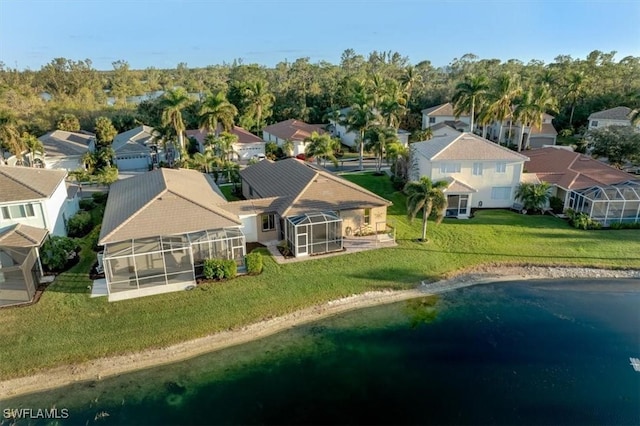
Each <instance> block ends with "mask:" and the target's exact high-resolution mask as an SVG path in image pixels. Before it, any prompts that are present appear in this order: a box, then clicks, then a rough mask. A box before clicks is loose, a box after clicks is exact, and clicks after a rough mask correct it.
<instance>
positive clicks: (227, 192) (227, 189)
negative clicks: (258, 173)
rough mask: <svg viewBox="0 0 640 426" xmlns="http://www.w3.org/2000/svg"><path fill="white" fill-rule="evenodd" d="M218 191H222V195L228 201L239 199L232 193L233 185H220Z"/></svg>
mask: <svg viewBox="0 0 640 426" xmlns="http://www.w3.org/2000/svg"><path fill="white" fill-rule="evenodd" d="M220 191H222V193H223V194H224V197H225V198H226V199H227V200H228V201H238V200H240V199H241V198H239V197H238V196H237V195H235V194H234V193H233V185H225V186H221V187H220Z"/></svg>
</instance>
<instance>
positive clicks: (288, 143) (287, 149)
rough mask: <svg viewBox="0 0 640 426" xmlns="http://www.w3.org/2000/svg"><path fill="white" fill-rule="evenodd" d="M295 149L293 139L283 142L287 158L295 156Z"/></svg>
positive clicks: (283, 149)
mask: <svg viewBox="0 0 640 426" xmlns="http://www.w3.org/2000/svg"><path fill="white" fill-rule="evenodd" d="M293 147H294V146H293V141H292V140H291V139H285V141H284V142H282V152H284V153H285V155H286V156H287V157H291V156H293Z"/></svg>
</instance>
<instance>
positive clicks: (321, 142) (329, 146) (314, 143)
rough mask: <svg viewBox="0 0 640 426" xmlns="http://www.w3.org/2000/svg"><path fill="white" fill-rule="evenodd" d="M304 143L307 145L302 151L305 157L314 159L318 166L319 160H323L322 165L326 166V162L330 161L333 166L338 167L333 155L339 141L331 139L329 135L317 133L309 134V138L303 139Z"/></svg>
mask: <svg viewBox="0 0 640 426" xmlns="http://www.w3.org/2000/svg"><path fill="white" fill-rule="evenodd" d="M304 141H305V142H307V143H308V145H307V147H306V148H305V150H304V154H305V156H306V157H315V158H316V159H317V161H318V164H320V159H322V160H323V165H324V166H326V165H327V160H329V161H331V162H332V163H333V165H334V166H337V165H338V160H337V159H336V156H335V153H336V151H337V149H338V146H339V144H340V142H339V141H337V140H336V139H334V138H332V137H331V136H330V135H329V134H327V133H323V134H319V133H318V132H313V133H311V136H309V137H307V138H305V140H304Z"/></svg>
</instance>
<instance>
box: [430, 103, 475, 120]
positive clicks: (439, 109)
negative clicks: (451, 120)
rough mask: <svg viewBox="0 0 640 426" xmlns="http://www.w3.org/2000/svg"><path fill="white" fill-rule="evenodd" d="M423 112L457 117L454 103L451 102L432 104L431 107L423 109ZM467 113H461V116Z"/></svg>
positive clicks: (436, 115) (432, 115)
mask: <svg viewBox="0 0 640 426" xmlns="http://www.w3.org/2000/svg"><path fill="white" fill-rule="evenodd" d="M421 112H422V113H423V114H424V115H428V116H430V117H455V115H456V114H455V112H453V104H452V103H451V102H447V103H444V104H440V105H436V106H432V107H430V108H426V109H423V110H422V111H421ZM466 115H467V114H461V116H466Z"/></svg>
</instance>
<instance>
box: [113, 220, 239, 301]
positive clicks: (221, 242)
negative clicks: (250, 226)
mask: <svg viewBox="0 0 640 426" xmlns="http://www.w3.org/2000/svg"><path fill="white" fill-rule="evenodd" d="M244 256H245V237H244V234H243V233H242V231H241V230H240V229H239V228H228V229H218V230H206V231H199V232H192V233H186V234H181V235H170V236H158V237H150V238H140V239H135V240H127V241H121V242H117V243H112V244H106V245H105V248H104V257H103V264H104V272H105V278H106V280H107V284H108V289H109V293H115V292H121V291H129V290H140V289H143V288H149V287H156V286H161V285H171V284H180V283H184V282H191V281H194V280H195V279H196V278H198V277H200V276H202V269H203V264H204V261H205V259H234V260H235V261H236V262H237V263H238V265H244Z"/></svg>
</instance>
